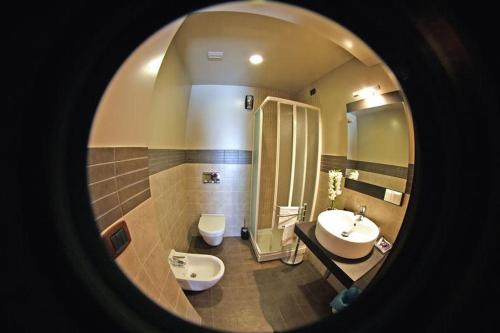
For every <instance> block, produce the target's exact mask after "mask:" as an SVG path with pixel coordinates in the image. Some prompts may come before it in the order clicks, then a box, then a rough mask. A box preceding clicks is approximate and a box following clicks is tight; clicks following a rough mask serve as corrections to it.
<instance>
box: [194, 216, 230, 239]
mask: <svg viewBox="0 0 500 333" xmlns="http://www.w3.org/2000/svg"><path fill="white" fill-rule="evenodd" d="M225 228H226V218H225V216H224V214H201V217H200V221H199V222H198V230H199V231H200V234H201V236H202V237H203V240H204V241H205V242H206V243H207V244H208V245H212V246H217V245H219V244H220V243H222V239H223V237H224V230H225Z"/></svg>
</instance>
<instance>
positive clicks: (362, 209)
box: [353, 205, 366, 225]
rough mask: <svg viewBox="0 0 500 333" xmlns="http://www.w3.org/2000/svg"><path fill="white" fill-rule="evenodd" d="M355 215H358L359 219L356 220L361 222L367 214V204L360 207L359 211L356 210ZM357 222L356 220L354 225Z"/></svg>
mask: <svg viewBox="0 0 500 333" xmlns="http://www.w3.org/2000/svg"><path fill="white" fill-rule="evenodd" d="M353 214H354V216H356V215H358V217H357V219H356V220H355V221H356V222H359V221H361V220H362V219H363V217H365V214H366V206H365V205H363V206H361V207H360V208H359V212H358V213H357V214H356V213H355V212H353ZM356 222H354V225H356Z"/></svg>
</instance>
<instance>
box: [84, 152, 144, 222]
mask: <svg viewBox="0 0 500 333" xmlns="http://www.w3.org/2000/svg"><path fill="white" fill-rule="evenodd" d="M87 164H88V167H87V170H88V174H87V176H88V179H87V181H88V184H89V194H90V200H91V202H92V209H93V211H94V215H95V217H96V222H97V226H98V228H99V230H101V231H102V230H104V229H106V228H107V227H108V226H109V225H110V224H111V223H113V222H115V221H116V220H118V219H119V218H121V217H123V215H125V214H126V213H128V212H129V211H131V210H132V209H134V208H135V207H137V206H138V205H139V204H140V203H142V202H143V201H145V200H146V199H147V198H149V197H150V196H151V192H150V190H149V187H150V186H149V172H148V149H147V147H105V148H89V149H88V156H87Z"/></svg>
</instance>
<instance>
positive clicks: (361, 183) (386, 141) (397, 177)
mask: <svg viewBox="0 0 500 333" xmlns="http://www.w3.org/2000/svg"><path fill="white" fill-rule="evenodd" d="M347 138H348V139H347V168H346V184H345V186H346V187H347V188H352V189H355V190H357V191H359V192H363V193H365V194H368V195H371V196H374V197H377V198H380V199H383V200H385V201H388V202H391V203H393V204H397V205H400V204H401V202H402V197H403V195H404V193H409V189H410V188H411V187H410V182H411V180H410V182H408V175H409V174H410V175H411V174H412V173H413V170H412V168H411V166H409V147H410V142H409V129H408V121H407V116H406V112H405V105H404V102H403V98H402V95H401V94H400V92H399V91H393V92H390V93H386V94H382V95H377V96H376V100H369V99H364V100H361V101H357V102H353V103H349V104H347Z"/></svg>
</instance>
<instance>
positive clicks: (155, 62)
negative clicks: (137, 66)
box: [143, 54, 163, 75]
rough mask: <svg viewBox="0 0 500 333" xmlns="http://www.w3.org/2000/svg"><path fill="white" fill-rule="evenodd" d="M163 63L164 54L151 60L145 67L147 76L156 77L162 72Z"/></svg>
mask: <svg viewBox="0 0 500 333" xmlns="http://www.w3.org/2000/svg"><path fill="white" fill-rule="evenodd" d="M162 61H163V54H161V55H159V56H156V57H154V58H152V59H150V60H149V61H148V62H147V63H146V64H145V65H144V67H143V70H144V73H146V74H147V75H156V74H158V70H160V66H161V62H162Z"/></svg>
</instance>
